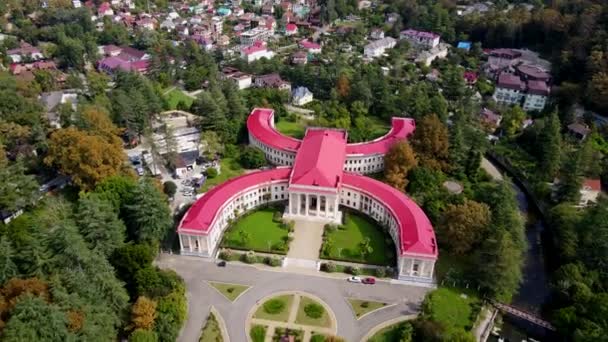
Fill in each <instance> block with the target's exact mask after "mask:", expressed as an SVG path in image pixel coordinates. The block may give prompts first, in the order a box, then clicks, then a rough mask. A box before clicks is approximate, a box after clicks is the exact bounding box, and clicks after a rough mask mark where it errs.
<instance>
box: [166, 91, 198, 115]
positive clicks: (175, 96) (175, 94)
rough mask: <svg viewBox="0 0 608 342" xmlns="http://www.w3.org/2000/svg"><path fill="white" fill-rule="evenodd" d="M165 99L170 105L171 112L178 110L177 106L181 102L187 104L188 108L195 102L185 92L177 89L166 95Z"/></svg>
mask: <svg viewBox="0 0 608 342" xmlns="http://www.w3.org/2000/svg"><path fill="white" fill-rule="evenodd" d="M163 97H164V98H165V100H167V102H168V103H169V109H171V110H173V109H177V104H178V103H180V102H183V103H185V104H186V106H187V107H188V108H189V107H190V106H191V105H192V102H194V99H193V98H191V97H190V96H188V95H186V94H184V92H183V91H181V90H179V89H177V88H176V89H173V90H171V91H170V92H168V93H166V94H164V95H163Z"/></svg>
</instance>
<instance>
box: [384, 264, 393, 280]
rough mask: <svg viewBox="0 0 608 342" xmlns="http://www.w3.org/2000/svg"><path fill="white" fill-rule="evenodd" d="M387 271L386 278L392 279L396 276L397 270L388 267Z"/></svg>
mask: <svg viewBox="0 0 608 342" xmlns="http://www.w3.org/2000/svg"><path fill="white" fill-rule="evenodd" d="M385 270H386V276H387V277H388V278H392V277H394V276H395V270H394V269H393V268H392V267H388V266H387V267H386V269H385Z"/></svg>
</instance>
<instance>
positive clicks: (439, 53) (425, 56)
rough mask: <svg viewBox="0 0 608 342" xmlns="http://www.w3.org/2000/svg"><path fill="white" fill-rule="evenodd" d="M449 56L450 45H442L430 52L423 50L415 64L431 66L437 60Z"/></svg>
mask: <svg viewBox="0 0 608 342" xmlns="http://www.w3.org/2000/svg"><path fill="white" fill-rule="evenodd" d="M447 55H448V45H447V44H443V43H440V44H439V45H437V46H435V47H434V48H432V49H430V50H422V51H420V52H419V53H418V55H417V56H416V59H415V62H416V63H421V64H424V65H426V66H430V65H431V63H433V61H434V60H435V59H438V58H445V57H446V56H447Z"/></svg>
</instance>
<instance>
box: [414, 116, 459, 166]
mask: <svg viewBox="0 0 608 342" xmlns="http://www.w3.org/2000/svg"><path fill="white" fill-rule="evenodd" d="M448 140H449V138H448V129H447V128H446V126H445V125H444V124H443V123H442V122H441V121H440V120H439V118H438V117H437V115H435V114H432V115H427V116H425V117H423V118H422V120H420V121H419V123H418V124H417V125H416V131H415V132H414V138H413V139H412V147H413V148H414V151H415V152H416V155H417V156H418V162H419V164H420V166H424V167H429V168H431V169H436V170H442V171H447V170H449V168H450V165H449V154H448V151H449V142H448Z"/></svg>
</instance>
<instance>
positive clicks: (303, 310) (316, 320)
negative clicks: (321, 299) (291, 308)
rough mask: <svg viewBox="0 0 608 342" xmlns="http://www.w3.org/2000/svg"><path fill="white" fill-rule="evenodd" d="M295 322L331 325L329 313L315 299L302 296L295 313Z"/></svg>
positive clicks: (326, 326)
mask: <svg viewBox="0 0 608 342" xmlns="http://www.w3.org/2000/svg"><path fill="white" fill-rule="evenodd" d="M296 323H297V324H304V325H314V326H319V327H325V328H328V327H330V326H331V318H330V317H329V314H328V313H327V311H326V310H325V308H324V307H323V305H321V304H320V303H318V302H317V301H316V300H314V299H312V298H310V297H305V296H302V297H300V305H299V306H298V313H297V315H296Z"/></svg>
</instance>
